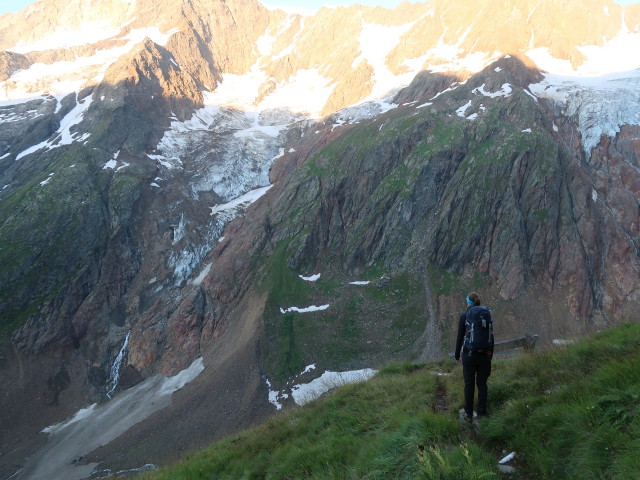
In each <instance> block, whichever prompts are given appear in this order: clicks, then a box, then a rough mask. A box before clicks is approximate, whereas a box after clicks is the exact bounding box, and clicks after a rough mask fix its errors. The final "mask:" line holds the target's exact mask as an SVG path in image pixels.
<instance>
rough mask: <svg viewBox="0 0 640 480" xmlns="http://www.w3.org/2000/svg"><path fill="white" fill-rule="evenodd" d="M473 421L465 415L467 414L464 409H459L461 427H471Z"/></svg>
mask: <svg viewBox="0 0 640 480" xmlns="http://www.w3.org/2000/svg"><path fill="white" fill-rule="evenodd" d="M472 421H473V419H472V417H470V416H469V414H467V412H465V411H464V408H461V409H460V424H461V425H467V426H468V425H471V423H472Z"/></svg>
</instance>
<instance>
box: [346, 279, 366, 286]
mask: <svg viewBox="0 0 640 480" xmlns="http://www.w3.org/2000/svg"><path fill="white" fill-rule="evenodd" d="M370 283H371V282H370V281H369V280H366V281H362V280H357V281H355V282H349V285H369V284H370Z"/></svg>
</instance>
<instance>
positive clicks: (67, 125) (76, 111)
mask: <svg viewBox="0 0 640 480" xmlns="http://www.w3.org/2000/svg"><path fill="white" fill-rule="evenodd" d="M77 98H78V95H77V94H76V101H77ZM91 102H92V97H91V96H89V97H86V98H84V99H83V100H82V101H81V102H78V103H77V104H76V106H75V107H74V108H73V109H72V110H71V111H70V112H69V113H68V114H67V115H65V117H64V118H63V119H62V120H61V121H60V127H58V130H56V132H55V133H54V134H53V138H51V139H49V140H45V141H43V142H40V143H39V144H37V145H34V146H32V147H29V148H27V149H26V150H24V151H23V152H21V153H19V154H18V156H17V157H16V160H20V159H21V158H22V157H25V156H26V155H29V154H31V153H34V152H37V151H38V150H42V149H47V150H52V149H54V148H58V147H61V146H62V145H71V144H72V143H73V142H74V141H82V140H85V139H86V138H88V135H89V134H88V133H85V134H84V135H82V136H78V135H79V134H78V133H71V127H74V126H75V125H78V124H79V123H80V122H81V121H82V120H83V119H84V114H85V113H86V111H87V110H88V109H89V107H90V106H91Z"/></svg>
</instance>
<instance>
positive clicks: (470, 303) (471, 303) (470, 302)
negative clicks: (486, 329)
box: [466, 297, 475, 307]
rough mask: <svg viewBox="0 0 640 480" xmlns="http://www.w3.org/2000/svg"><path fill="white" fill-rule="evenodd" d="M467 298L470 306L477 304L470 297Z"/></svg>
mask: <svg viewBox="0 0 640 480" xmlns="http://www.w3.org/2000/svg"><path fill="white" fill-rule="evenodd" d="M466 300H467V303H468V304H469V306H470V307H473V306H474V305H475V303H473V302H472V301H471V300H470V299H469V297H467V298H466Z"/></svg>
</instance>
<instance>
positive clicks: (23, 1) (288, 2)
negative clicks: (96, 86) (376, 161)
mask: <svg viewBox="0 0 640 480" xmlns="http://www.w3.org/2000/svg"><path fill="white" fill-rule="evenodd" d="M95 1H99V0H95ZM401 1H402V0H359V1H355V0H304V1H300V0H264V1H262V3H264V4H267V5H269V6H273V7H295V8H300V7H304V8H307V9H316V8H320V7H321V6H322V5H330V6H335V5H349V4H353V3H359V4H362V5H380V6H383V7H386V8H395V7H396V5H398V4H399V3H401ZM420 1H422V0H411V3H416V2H420ZM615 1H616V2H617V3H620V4H622V5H628V4H630V3H640V0H615ZM33 2H34V0H2V1H1V2H0V15H2V14H4V13H15V12H18V11H20V10H22V9H23V8H24V7H26V6H27V5H29V4H30V3H33Z"/></svg>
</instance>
